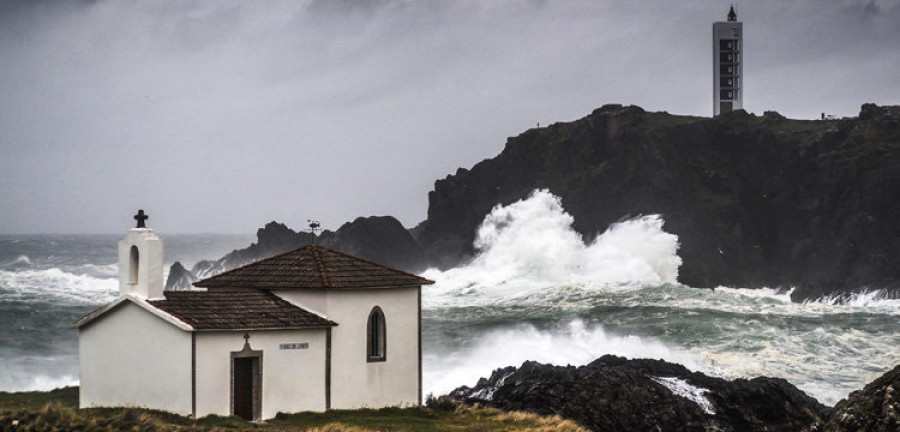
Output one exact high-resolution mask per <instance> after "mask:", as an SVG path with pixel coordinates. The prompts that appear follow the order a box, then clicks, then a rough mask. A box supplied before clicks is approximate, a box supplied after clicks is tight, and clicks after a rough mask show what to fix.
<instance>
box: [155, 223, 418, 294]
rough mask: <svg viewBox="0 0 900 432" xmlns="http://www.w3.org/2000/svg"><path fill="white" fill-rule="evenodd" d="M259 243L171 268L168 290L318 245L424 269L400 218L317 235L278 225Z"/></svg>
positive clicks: (351, 225)
mask: <svg viewBox="0 0 900 432" xmlns="http://www.w3.org/2000/svg"><path fill="white" fill-rule="evenodd" d="M256 239H257V241H256V243H253V244H251V245H250V246H248V247H246V248H244V249H239V250H235V251H232V252H230V253H228V254H226V255H225V256H224V257H222V258H219V259H217V260H212V261H206V260H205V261H200V262H198V263H197V264H196V265H194V267H193V268H192V269H191V270H187V269H185V268H184V266H183V265H182V264H181V263H180V262H176V263H175V264H173V265H172V267H171V268H170V269H169V277H168V279H167V280H166V289H167V290H179V289H189V288H191V287H192V286H191V284H192V283H193V282H194V281H196V280H198V279H202V278H206V277H209V276H212V275H215V274H219V273H221V272H223V271H226V270H230V269H233V268H235V267H240V266H242V265H244V264H249V263H251V262H253V261H256V260H259V259H262V258H266V257H269V256H272V255H275V254H277V253H281V252H286V251H289V250H292V249H296V248H298V247H301V246H304V245H308V244H311V243H313V242H315V243H316V244H320V245H323V246H326V247H330V248H332V249H336V250H339V251H342V252H345V253H349V254H351V255H355V256H358V257H360V258H364V259H368V260H370V261H374V262H377V263H380V264H384V265H387V266H391V267H395V268H398V269H401V270H405V271H409V272H419V271H421V270H424V264H425V260H424V258H423V257H424V252H423V251H422V249H421V248H420V247H419V245H418V243H416V241H415V240H413V238H412V236H411V235H410V233H409V232H408V231H407V230H406V228H404V227H403V225H401V224H400V222H399V221H398V220H397V219H394V218H393V217H390V216H371V217H366V218H363V217H360V218H357V219H356V220H354V221H353V222H347V223H345V224H344V225H341V227H340V228H338V229H337V231H334V232H332V231H327V230H326V231H324V232H322V233H321V234H319V235H318V236H314V235H313V234H312V233H308V232H297V231H294V230H292V229H290V228H288V227H287V226H286V225H284V224H281V223H278V222H269V223H268V224H266V226H265V227H263V228H260V229H259V230H257V231H256Z"/></svg>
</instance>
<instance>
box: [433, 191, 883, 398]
mask: <svg viewBox="0 0 900 432" xmlns="http://www.w3.org/2000/svg"><path fill="white" fill-rule="evenodd" d="M572 223H573V220H572V217H571V216H570V215H568V214H567V213H566V212H565V211H564V210H563V208H562V206H561V204H560V201H559V199H558V198H556V197H555V196H553V195H551V194H550V193H548V192H546V191H536V192H534V193H533V194H532V195H531V197H529V198H528V199H525V200H522V201H519V202H517V203H513V204H511V205H509V206H505V207H504V206H498V207H496V208H495V209H494V210H493V211H492V212H491V214H490V215H489V216H488V217H487V218H485V221H484V223H483V224H482V226H481V228H480V229H479V232H478V237H477V241H476V244H475V246H476V247H477V251H478V253H477V255H476V257H475V258H474V259H473V260H472V262H470V263H469V264H468V265H465V266H461V267H459V268H456V269H452V270H448V271H444V272H440V271H437V270H429V271H428V272H426V273H425V276H426V277H428V278H431V279H433V280H435V281H436V284H435V285H433V286H430V287H428V288H426V289H425V290H424V297H423V307H424V308H425V309H426V312H428V313H430V314H433V316H435V317H436V318H435V319H438V320H439V321H441V320H446V321H447V322H448V323H449V324H451V325H454V326H463V327H465V324H463V323H465V322H471V323H472V326H471V328H468V329H466V330H469V331H472V333H471V336H468V337H466V338H465V341H462V342H458V345H457V346H448V347H442V346H436V347H434V346H433V347H430V348H429V349H428V350H427V351H426V354H425V361H426V368H425V378H426V386H427V389H428V391H431V392H437V393H441V392H446V391H448V390H451V389H453V388H455V387H457V386H460V385H463V384H469V385H471V384H474V381H475V380H477V379H478V378H479V377H485V376H488V375H490V373H491V371H492V370H493V369H495V368H498V367H505V366H511V365H519V364H521V363H522V362H523V361H525V360H537V361H541V362H547V363H554V364H575V365H578V364H584V363H587V362H589V361H591V360H593V359H595V358H596V357H598V356H600V355H603V354H616V355H622V356H625V357H632V358H636V357H650V358H662V359H665V360H668V361H672V362H676V363H681V364H684V365H685V366H687V367H688V368H689V369H692V370H695V371H701V372H704V373H706V374H709V375H713V376H719V377H723V378H727V379H733V378H752V377H756V376H761V375H765V376H772V377H778V378H784V379H787V380H788V381H790V382H791V383H793V384H795V385H797V386H798V387H800V388H801V389H802V390H804V391H807V392H810V394H811V395H812V396H814V397H816V398H818V399H819V400H820V401H822V402H823V403H826V404H833V403H835V402H837V401H838V400H839V399H841V398H843V397H846V395H847V394H848V393H849V392H850V391H852V390H856V389H859V388H861V387H862V386H863V385H864V384H865V383H867V382H869V381H870V380H872V379H873V378H875V377H876V376H878V375H880V374H882V373H884V372H885V371H886V370H887V369H889V368H890V367H892V366H893V365H895V364H897V362H898V361H900V353H898V351H897V350H896V346H897V345H898V344H900V334H898V333H897V332H895V331H894V327H895V326H894V324H895V323H896V317H895V316H896V315H898V314H900V301H898V300H892V299H889V298H886V297H885V295H884V294H883V293H881V292H868V293H862V294H857V295H852V296H849V297H842V298H840V299H838V298H833V299H831V298H826V299H821V300H819V301H815V302H807V303H794V302H792V301H791V299H790V294H791V292H790V291H779V290H774V289H769V288H760V289H748V288H732V287H717V288H716V289H715V290H706V289H694V288H690V287H687V286H684V285H680V284H678V283H677V281H676V279H677V275H678V267H679V265H680V263H681V260H680V258H678V255H677V250H678V239H677V237H676V236H674V235H672V234H669V233H666V232H665V231H663V229H662V228H663V221H662V219H661V218H660V217H658V216H644V217H639V218H636V219H631V220H627V221H623V222H620V223H617V224H614V225H612V226H611V227H610V228H609V229H608V230H607V231H606V232H605V233H603V234H602V235H599V236H597V237H596V239H595V240H594V241H592V242H589V243H587V244H585V242H584V241H582V239H581V237H580V236H579V235H578V234H577V233H576V232H575V231H574V229H573V228H572ZM426 316H427V314H426ZM578 316H582V317H585V318H586V319H590V322H591V324H589V325H586V324H584V323H583V322H582V321H580V320H577V319H576V320H574V321H573V318H574V317H578ZM532 320H537V321H532ZM519 321H524V322H529V321H531V322H541V323H542V325H541V328H540V329H539V328H538V327H535V326H532V325H528V324H521V325H515V326H511V325H509V324H505V323H508V322H519ZM491 323H494V324H491ZM554 323H556V324H555V325H556V327H553V326H554ZM560 323H569V325H568V326H566V325H563V326H560V325H559V324H560ZM485 329H486V330H485ZM440 343H454V342H453V341H444V340H439V341H438V344H440Z"/></svg>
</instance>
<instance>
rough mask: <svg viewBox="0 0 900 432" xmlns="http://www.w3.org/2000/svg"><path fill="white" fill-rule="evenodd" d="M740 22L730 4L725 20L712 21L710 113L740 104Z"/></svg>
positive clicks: (741, 90)
mask: <svg viewBox="0 0 900 432" xmlns="http://www.w3.org/2000/svg"><path fill="white" fill-rule="evenodd" d="M743 30H744V29H743V24H742V23H741V22H739V21H738V20H737V13H735V12H734V6H732V7H731V9H730V10H729V11H728V21H725V22H721V21H720V22H715V23H713V115H714V116H718V115H719V114H724V113H727V112H730V111H734V110H737V109H741V108H743V107H744V92H743V74H742V72H743V62H742V60H743V53H742V52H741V51H742V49H743V47H744V43H743V34H744V31H743Z"/></svg>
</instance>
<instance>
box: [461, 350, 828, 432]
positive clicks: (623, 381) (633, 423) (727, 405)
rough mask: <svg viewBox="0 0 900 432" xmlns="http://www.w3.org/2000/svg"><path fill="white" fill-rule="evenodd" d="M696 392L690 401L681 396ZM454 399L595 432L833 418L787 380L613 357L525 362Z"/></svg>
mask: <svg viewBox="0 0 900 432" xmlns="http://www.w3.org/2000/svg"><path fill="white" fill-rule="evenodd" d="M684 384H688V385H689V386H685V385H684ZM691 387H693V388H691ZM691 390H693V391H694V396H692V397H691V398H688V397H685V396H684V395H683V394H686V392H690V391H691ZM676 393H681V394H676ZM450 397H452V398H454V399H457V400H460V401H463V402H466V403H475V402H477V403H480V404H485V405H489V406H494V407H497V408H501V409H505V410H524V411H530V412H535V413H538V414H543V415H550V414H558V415H560V416H562V417H565V418H568V419H571V420H574V421H577V422H578V423H580V424H582V425H584V426H586V427H588V428H590V429H592V430H596V431H608V430H628V431H658V430H663V431H710V430H720V431H785V432H788V431H790V432H796V431H804V430H811V427H812V426H813V425H815V424H820V423H822V422H823V421H824V420H825V419H827V417H828V415H829V412H830V409H829V408H828V407H826V406H824V405H822V404H820V403H819V402H817V401H816V400H815V399H813V398H811V397H809V396H807V395H806V394H805V393H803V392H802V391H800V390H798V389H797V388H796V387H794V386H793V385H791V384H789V383H788V382H787V381H784V380H781V379H774V378H755V379H752V380H743V379H738V380H734V381H726V380H723V379H720V378H712V377H708V376H706V375H703V374H701V373H697V372H691V371H689V370H688V369H686V368H684V367H683V366H680V365H677V364H672V363H667V362H664V361H662V360H626V359H624V358H621V357H615V356H604V357H601V358H599V359H597V360H595V361H594V362H592V363H590V364H588V365H586V366H581V367H573V366H566V367H561V366H550V365H543V364H539V363H535V362H525V363H524V364H522V366H521V367H519V368H515V367H508V368H505V369H498V370H496V371H495V372H494V373H493V374H492V375H491V377H490V378H488V379H481V380H480V381H479V382H478V384H477V385H476V386H475V387H474V388H468V387H461V388H459V389H456V390H454V391H453V392H451V393H450Z"/></svg>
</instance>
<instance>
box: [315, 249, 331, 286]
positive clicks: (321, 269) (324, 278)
mask: <svg viewBox="0 0 900 432" xmlns="http://www.w3.org/2000/svg"><path fill="white" fill-rule="evenodd" d="M312 253H313V258H315V260H316V264H317V265H318V266H319V276H321V277H322V284H323V285H324V286H325V288H329V287H331V281H329V280H328V273H327V272H326V271H325V263H323V262H322V257H320V256H319V251H318V250H316V248H312Z"/></svg>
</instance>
